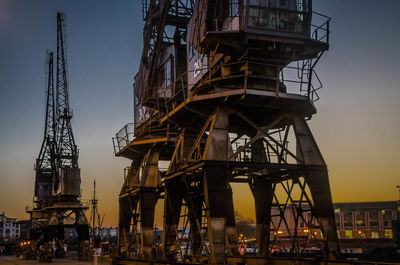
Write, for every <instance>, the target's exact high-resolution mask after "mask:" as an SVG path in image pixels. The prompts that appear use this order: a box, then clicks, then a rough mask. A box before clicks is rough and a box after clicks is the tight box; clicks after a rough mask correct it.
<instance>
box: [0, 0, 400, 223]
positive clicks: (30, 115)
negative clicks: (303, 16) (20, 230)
mask: <svg viewBox="0 0 400 265" xmlns="http://www.w3.org/2000/svg"><path fill="white" fill-rule="evenodd" d="M140 3H141V1H135V0H118V1H110V0H85V1H78V0H68V1H67V0H63V1H61V0H35V1H33V0H0V124H1V125H0V126H1V130H0V212H2V211H5V213H6V215H8V216H10V217H17V218H22V219H27V218H29V217H28V215H27V214H25V206H28V205H32V198H33V185H34V178H35V177H34V176H35V173H34V170H33V164H34V162H35V159H36V157H37V156H38V153H39V150H40V145H41V143H42V139H43V130H44V112H45V52H46V49H52V50H53V51H55V50H56V12H57V11H60V10H61V11H63V12H65V13H66V18H67V47H68V48H67V49H68V51H67V56H68V57H67V66H68V71H69V74H68V75H69V89H70V105H71V108H72V109H73V113H74V118H73V120H72V127H73V131H74V135H75V140H76V143H77V144H78V147H79V149H80V157H79V165H80V167H81V176H82V191H83V199H84V200H87V199H89V198H90V196H91V193H92V185H93V180H94V179H96V182H97V193H98V197H99V205H100V211H101V212H102V213H103V214H105V223H104V224H105V225H106V226H109V225H116V224H117V211H118V194H119V191H120V189H121V186H122V182H123V168H124V167H126V166H128V165H129V161H128V160H127V159H125V158H117V157H115V156H114V154H113V146H112V141H111V138H112V137H113V136H114V135H115V133H116V132H117V131H118V130H119V129H120V128H121V127H122V126H124V125H125V124H127V123H129V122H132V121H133V105H132V98H133V95H132V83H133V76H134V75H135V74H136V72H137V70H138V66H139V59H140V56H141V52H142V30H143V25H144V24H143V21H142V13H141V4H140ZM378 4H379V5H378ZM313 8H314V10H315V11H318V12H320V13H323V14H325V15H328V16H330V17H332V23H331V30H332V34H331V48H330V50H329V51H328V52H327V53H326V54H325V55H324V57H323V58H322V59H321V61H320V62H319V64H318V66H317V69H316V70H317V72H318V75H319V77H320V78H321V80H322V82H323V85H324V87H323V88H322V90H321V91H320V93H319V95H320V97H321V99H320V100H319V101H318V102H316V107H317V109H318V114H317V115H315V116H314V117H313V119H312V120H311V121H310V122H309V124H310V127H311V129H312V131H313V133H314V136H315V138H316V140H317V142H318V145H319V147H320V149H321V151H322V153H323V155H324V158H325V160H326V162H327V164H328V168H329V174H330V183H331V189H332V194H333V200H334V201H335V202H345V201H383V200H397V199H398V193H397V191H396V185H400V173H399V172H400V160H399V157H400V156H399V152H400V140H399V137H400V103H399V102H400V51H399V49H400V20H399V15H398V14H399V10H400V2H399V1H398V0H385V1H372V0H352V1H349V0H334V1H332V0H315V1H314V2H313ZM234 191H236V192H237V193H236V195H235V207H236V210H237V211H239V212H240V213H242V214H243V215H244V216H246V217H251V216H252V215H254V206H253V205H252V204H251V203H249V201H252V199H251V200H249V199H248V197H249V196H250V192H249V190H248V189H247V188H243V187H238V186H237V185H235V186H234ZM239 192H240V195H238V194H239Z"/></svg>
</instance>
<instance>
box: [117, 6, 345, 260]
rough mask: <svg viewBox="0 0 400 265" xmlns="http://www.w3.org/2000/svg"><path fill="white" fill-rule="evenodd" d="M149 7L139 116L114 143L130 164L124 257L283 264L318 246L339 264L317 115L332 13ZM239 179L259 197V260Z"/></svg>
mask: <svg viewBox="0 0 400 265" xmlns="http://www.w3.org/2000/svg"><path fill="white" fill-rule="evenodd" d="M142 7H143V19H144V22H145V26H144V33H143V52H142V57H141V60H140V67H139V71H138V73H137V74H136V76H135V78H134V102H133V104H134V122H133V123H129V124H127V125H126V126H124V127H123V128H122V129H121V130H120V131H119V132H118V133H117V134H116V136H115V138H113V144H114V151H115V154H116V156H119V157H125V158H128V159H130V160H131V165H130V167H129V170H128V171H127V174H126V176H125V182H124V184H123V187H122V189H121V193H120V196H119V231H118V232H119V236H118V249H117V251H116V253H115V256H114V261H115V263H116V264H153V263H157V262H159V263H168V264H169V263H191V264H198V263H212V264H236V263H240V264H245V263H247V264H269V263H270V264H275V263H276V264H277V263H279V262H284V261H282V260H280V261H279V260H274V259H273V258H274V250H277V249H278V250H279V249H286V250H287V251H286V253H285V257H286V258H288V259H292V260H293V259H296V260H298V261H299V262H301V263H304V264H311V263H313V262H318V257H314V258H315V259H311V260H303V259H302V258H303V257H305V253H306V251H307V249H309V248H316V249H319V250H320V251H321V253H323V255H324V258H325V259H326V260H335V259H338V258H339V257H340V250H339V245H338V236H337V232H336V223H335V215H334V210H333V205H332V198H331V191H330V186H329V179H328V170H327V165H326V163H325V161H324V159H323V156H322V154H321V152H320V150H319V148H318V146H317V143H316V141H315V139H314V137H313V134H312V132H311V130H310V128H309V126H308V124H307V120H309V119H311V117H312V116H313V115H314V114H316V107H315V104H314V103H315V101H317V100H318V99H319V97H318V94H317V93H318V90H319V89H320V88H321V87H322V85H321V82H320V79H319V78H318V76H317V74H316V71H315V66H316V64H317V63H318V61H319V60H320V59H321V58H322V55H323V54H324V53H325V52H326V51H327V50H328V49H329V33H330V29H329V22H330V18H329V17H327V16H324V15H322V14H320V13H317V12H314V11H313V10H312V1H311V0H210V1H207V0H196V1H193V0H158V1H156V0H143V1H142ZM162 165H168V166H167V168H166V169H163V168H162ZM232 183H239V184H241V185H247V186H248V187H249V188H250V190H251V192H252V194H253V201H254V204H255V212H256V214H255V215H256V241H257V249H258V251H257V255H256V256H248V255H240V254H243V253H239V251H238V246H239V243H240V242H239V241H238V235H237V230H236V220H235V205H234V202H233V199H232V198H233V191H232V186H231V184H232ZM159 200H163V202H162V203H163V205H164V206H163V211H164V213H163V233H162V243H161V244H160V245H158V244H155V242H154V240H153V238H154V229H153V228H154V216H155V207H156V204H157V202H158V201H159ZM250 201H252V200H250ZM286 209H291V212H292V214H291V215H290V216H288V215H287V214H286V213H287V212H288V211H286ZM293 228H294V229H293ZM319 231H321V232H322V233H320V232H319ZM280 254H282V252H281V253H280ZM285 264H286V263H285ZM299 264H300V263H299Z"/></svg>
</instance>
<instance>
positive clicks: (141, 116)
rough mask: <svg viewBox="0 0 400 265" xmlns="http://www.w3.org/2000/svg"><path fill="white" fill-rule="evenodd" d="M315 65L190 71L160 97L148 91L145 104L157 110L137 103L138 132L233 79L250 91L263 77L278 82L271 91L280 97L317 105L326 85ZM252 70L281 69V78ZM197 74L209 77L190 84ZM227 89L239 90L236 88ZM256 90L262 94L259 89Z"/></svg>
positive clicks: (245, 63)
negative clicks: (249, 86)
mask: <svg viewBox="0 0 400 265" xmlns="http://www.w3.org/2000/svg"><path fill="white" fill-rule="evenodd" d="M315 61H316V60H312V59H308V60H303V61H296V62H293V63H291V64H289V65H287V66H286V67H283V68H282V67H281V66H279V65H276V64H266V63H255V62H248V61H241V62H234V63H228V64H217V65H215V66H213V67H210V68H203V69H196V70H192V71H187V72H185V73H184V74H182V75H181V76H179V77H178V78H177V79H176V80H174V81H173V82H172V83H171V84H170V86H168V87H165V88H164V90H161V91H158V92H157V97H155V96H154V95H155V93H154V91H152V90H151V89H148V90H147V93H146V94H147V96H146V97H145V98H144V99H143V101H145V102H148V101H151V100H152V101H154V102H155V103H154V105H156V106H155V107H154V108H148V107H144V106H142V105H140V104H139V103H138V102H137V101H135V128H136V127H137V126H138V125H140V124H142V123H143V122H144V121H146V120H149V119H150V118H151V117H154V116H155V115H159V114H168V113H169V112H170V111H171V110H172V109H173V108H174V107H176V106H177V105H179V104H181V103H182V102H184V101H185V100H186V99H187V98H188V94H189V93H190V94H198V93H201V90H202V89H204V88H205V87H209V86H211V85H212V84H215V83H216V82H220V83H222V82H221V81H225V80H229V79H239V80H241V81H242V82H243V84H242V85H241V86H239V87H240V88H247V81H248V79H249V78H256V77H257V78H260V76H261V77H264V78H265V80H266V82H267V81H268V82H269V81H274V82H276V84H279V85H277V86H274V87H273V88H271V89H267V90H270V91H275V92H277V93H282V92H284V93H291V94H298V95H301V96H305V97H307V98H308V99H309V100H310V101H312V102H314V101H316V100H318V99H319V96H318V90H319V89H321V88H322V83H321V81H320V79H319V77H318V75H317V73H316V71H315V70H314V65H315ZM251 67H263V68H264V69H278V70H279V71H280V74H279V77H274V76H267V75H257V74H256V73H254V71H251V69H250V68H251ZM227 68H229V69H230V70H229V75H226V74H224V73H223V69H227ZM195 71H201V72H204V73H205V74H203V75H201V76H200V77H199V78H198V79H196V80H193V81H192V82H189V81H188V78H187V76H188V75H191V74H193V73H194V72H195ZM177 83H180V86H179V87H180V89H179V90H177V91H175V93H174V94H172V95H171V94H170V91H171V87H175V88H176V87H178V86H177V85H176V84H177ZM282 86H283V87H284V88H285V90H284V91H282V90H281V88H282ZM221 87H223V85H221ZM189 88H191V89H189ZM226 88H227V89H235V88H233V87H226ZM157 89H159V88H157ZM252 89H255V90H260V89H257V88H252ZM264 90H265V89H264ZM135 100H137V99H135Z"/></svg>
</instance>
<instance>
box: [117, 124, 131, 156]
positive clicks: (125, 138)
mask: <svg viewBox="0 0 400 265" xmlns="http://www.w3.org/2000/svg"><path fill="white" fill-rule="evenodd" d="M133 139H134V125H133V123H128V124H127V125H125V126H124V127H122V129H121V130H119V131H118V132H117V133H116V135H115V137H114V138H112V141H113V146H114V153H115V154H116V153H118V152H119V151H121V149H123V148H124V147H125V146H127V145H128V144H129V143H130V142H131V141H132V140H133Z"/></svg>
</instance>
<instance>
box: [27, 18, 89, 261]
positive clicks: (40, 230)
mask: <svg viewBox="0 0 400 265" xmlns="http://www.w3.org/2000/svg"><path fill="white" fill-rule="evenodd" d="M65 27H66V19H65V14H64V13H62V12H58V13H57V58H56V87H55V94H54V75H53V68H54V58H53V57H54V55H53V52H51V51H48V52H47V57H46V58H47V59H46V62H47V65H48V78H47V101H46V117H45V132H44V139H43V143H42V146H41V149H40V153H39V156H38V158H37V160H36V164H35V171H36V180H35V197H34V204H35V206H34V208H33V209H31V210H28V211H27V212H28V213H29V214H30V219H31V240H32V242H33V244H32V248H31V249H30V251H29V252H28V253H27V255H26V257H34V256H35V253H36V251H35V249H38V248H39V249H40V251H39V257H40V260H42V261H51V259H52V258H53V256H55V257H58V258H62V257H64V256H65V246H64V229H65V228H74V229H75V230H76V232H77V234H78V241H79V249H78V255H79V258H80V259H87V258H88V254H89V223H88V220H87V218H86V216H85V211H86V210H87V209H88V207H87V206H84V205H82V203H81V201H80V196H81V190H80V185H81V176H80V168H79V166H78V148H77V145H76V144H75V139H74V135H73V131H72V126H71V119H72V116H73V115H72V111H71V109H70V106H69V93H68V82H67V66H66V56H65V43H66V42H65ZM54 243H55V245H56V250H55V251H54V253H53V244H54Z"/></svg>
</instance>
